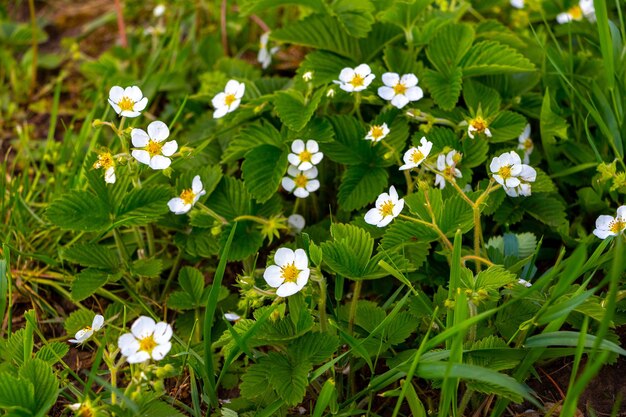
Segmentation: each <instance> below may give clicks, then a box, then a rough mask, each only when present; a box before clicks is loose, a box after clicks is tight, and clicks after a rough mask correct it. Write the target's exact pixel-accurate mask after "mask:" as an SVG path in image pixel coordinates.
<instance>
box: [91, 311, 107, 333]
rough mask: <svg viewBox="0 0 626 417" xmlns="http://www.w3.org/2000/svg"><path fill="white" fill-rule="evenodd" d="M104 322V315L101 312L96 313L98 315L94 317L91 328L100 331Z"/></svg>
mask: <svg viewBox="0 0 626 417" xmlns="http://www.w3.org/2000/svg"><path fill="white" fill-rule="evenodd" d="M103 324H104V316H102V315H101V314H96V316H95V317H94V318H93V321H92V322H91V328H92V329H94V330H95V331H98V330H100V329H101V328H102V325H103Z"/></svg>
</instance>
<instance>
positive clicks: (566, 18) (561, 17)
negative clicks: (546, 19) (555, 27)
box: [556, 13, 572, 25]
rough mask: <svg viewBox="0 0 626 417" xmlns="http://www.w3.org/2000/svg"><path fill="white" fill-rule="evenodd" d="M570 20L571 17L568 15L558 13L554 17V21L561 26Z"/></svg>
mask: <svg viewBox="0 0 626 417" xmlns="http://www.w3.org/2000/svg"><path fill="white" fill-rule="evenodd" d="M571 20H572V15H570V14H569V13H559V14H558V15H556V21H557V22H558V23H559V24H561V25H562V24H564V23H567V22H570V21H571Z"/></svg>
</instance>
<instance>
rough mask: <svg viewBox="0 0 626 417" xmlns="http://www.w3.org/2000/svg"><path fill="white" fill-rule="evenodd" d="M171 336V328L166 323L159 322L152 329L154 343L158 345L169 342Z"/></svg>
mask: <svg viewBox="0 0 626 417" xmlns="http://www.w3.org/2000/svg"><path fill="white" fill-rule="evenodd" d="M173 334H174V331H173V330H172V326H170V325H169V324H168V323H165V322H163V321H160V322H158V323H157V324H156V327H155V328H154V341H155V342H157V343H158V344H162V343H166V342H169V341H170V339H171V338H172V335H173Z"/></svg>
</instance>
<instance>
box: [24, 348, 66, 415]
mask: <svg viewBox="0 0 626 417" xmlns="http://www.w3.org/2000/svg"><path fill="white" fill-rule="evenodd" d="M19 374H20V379H23V380H26V381H29V382H30V383H31V384H33V387H34V388H35V390H34V395H35V402H34V407H33V408H32V410H33V411H34V413H33V414H34V415H36V416H44V415H45V414H46V413H47V412H48V410H50V408H52V406H53V405H54V403H55V402H56V400H57V397H58V396H59V394H58V391H59V381H58V380H57V379H56V377H55V376H54V373H53V371H52V368H51V367H50V365H48V364H47V363H46V362H44V361H42V360H40V359H33V360H29V361H28V362H26V363H25V364H24V365H22V367H21V368H20V372H19Z"/></svg>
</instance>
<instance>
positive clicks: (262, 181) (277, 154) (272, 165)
mask: <svg viewBox="0 0 626 417" xmlns="http://www.w3.org/2000/svg"><path fill="white" fill-rule="evenodd" d="M286 170H287V149H286V148H285V147H281V148H277V147H275V146H273V145H261V146H257V147H256V148H254V149H251V150H250V151H248V153H246V159H245V160H244V162H243V164H242V165H241V171H242V173H243V179H244V182H245V185H246V189H247V190H248V191H249V192H250V194H252V195H253V196H254V198H256V199H257V201H259V202H260V203H262V202H264V201H267V200H269V199H270V198H271V197H272V196H273V195H274V194H276V191H277V190H278V186H279V185H280V181H281V179H282V178H283V176H284V175H285V171H286Z"/></svg>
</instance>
